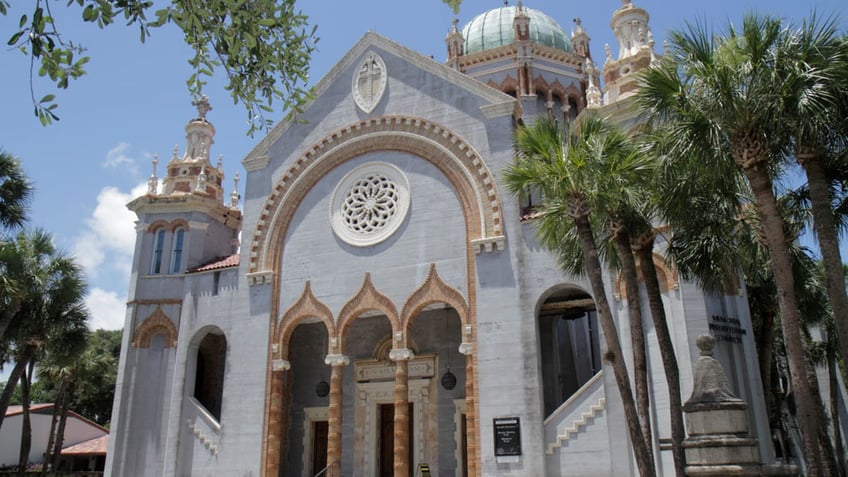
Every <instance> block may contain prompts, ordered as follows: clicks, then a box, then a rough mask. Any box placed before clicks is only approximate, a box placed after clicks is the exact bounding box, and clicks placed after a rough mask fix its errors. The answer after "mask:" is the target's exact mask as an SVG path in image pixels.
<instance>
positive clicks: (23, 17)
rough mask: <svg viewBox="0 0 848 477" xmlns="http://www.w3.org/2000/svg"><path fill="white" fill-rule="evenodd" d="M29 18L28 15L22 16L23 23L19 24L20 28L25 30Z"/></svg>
mask: <svg viewBox="0 0 848 477" xmlns="http://www.w3.org/2000/svg"><path fill="white" fill-rule="evenodd" d="M27 20H28V17H27V16H26V15H21V21H20V23H18V28H23V27H24V25H26V22H27Z"/></svg>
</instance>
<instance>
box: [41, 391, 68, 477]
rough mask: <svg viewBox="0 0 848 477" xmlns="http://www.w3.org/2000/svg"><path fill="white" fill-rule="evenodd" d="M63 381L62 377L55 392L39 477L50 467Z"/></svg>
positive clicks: (62, 395) (42, 476)
mask: <svg viewBox="0 0 848 477" xmlns="http://www.w3.org/2000/svg"><path fill="white" fill-rule="evenodd" d="M65 383H66V381H65V380H64V379H62V383H61V384H60V385H59V391H58V392H57V393H56V399H55V400H54V402H53V413H52V415H51V416H50V434H49V435H48V438H47V447H46V448H45V449H44V465H42V466H41V474H39V475H40V476H41V477H44V476H45V475H46V474H47V470H48V468H50V467H52V465H51V464H52V463H53V444H54V442H55V441H56V426H57V424H58V421H59V408H60V406H59V403H60V402H61V401H62V399H64V396H65Z"/></svg>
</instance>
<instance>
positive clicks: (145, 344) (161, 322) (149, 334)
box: [132, 305, 177, 348]
mask: <svg viewBox="0 0 848 477" xmlns="http://www.w3.org/2000/svg"><path fill="white" fill-rule="evenodd" d="M156 335H163V336H164V337H165V347H166V348H173V347H175V346H177V327H176V326H174V322H173V321H171V319H170V318H168V317H167V316H166V315H165V313H164V312H163V311H162V308H161V307H160V306H158V305H157V306H156V310H154V311H153V313H151V314H150V316H148V317H147V318H145V319H144V321H142V322H141V323H140V324H139V325H138V326H137V327H136V329H135V332H133V336H134V339H133V341H132V346H133V348H150V340H151V339H153V337H154V336H156Z"/></svg>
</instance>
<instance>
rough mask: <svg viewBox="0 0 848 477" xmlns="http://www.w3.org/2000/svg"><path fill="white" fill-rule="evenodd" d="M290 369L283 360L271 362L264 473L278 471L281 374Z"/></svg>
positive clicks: (281, 400)
mask: <svg viewBox="0 0 848 477" xmlns="http://www.w3.org/2000/svg"><path fill="white" fill-rule="evenodd" d="M289 369H291V364H290V363H289V362H288V361H286V360H284V359H275V360H273V361H271V397H270V402H269V403H268V442H267V443H266V446H267V447H266V451H265V473H266V474H267V475H277V474H278V473H279V471H280V451H281V445H280V444H281V442H282V441H281V438H282V435H283V419H282V417H283V374H284V373H285V372H286V371H288V370H289Z"/></svg>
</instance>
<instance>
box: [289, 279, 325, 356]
mask: <svg viewBox="0 0 848 477" xmlns="http://www.w3.org/2000/svg"><path fill="white" fill-rule="evenodd" d="M310 317H312V318H318V319H319V320H321V322H322V323H324V326H326V327H327V336H330V337H332V336H335V334H336V329H335V328H336V327H335V323H334V322H333V312H331V311H330V308H329V307H327V305H325V304H324V303H322V302H321V300H319V299H317V298H315V295H314V294H313V293H312V284H311V283H310V281H309V280H307V281H306V284H305V285H304V287H303V293H301V294H300V298H298V299H297V301H296V302H295V303H294V305H292V306H291V307H289V309H288V310H286V312H285V313H283V317H282V319H280V325H279V333H278V335H277V343H279V346H280V353H279V355H280V357H281V358H283V359H287V358H288V347H289V340H290V339H291V335H292V333H294V329H295V328H296V327H297V325H298V324H299V323H300V322H301V321H303V320H305V319H306V318H310Z"/></svg>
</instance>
